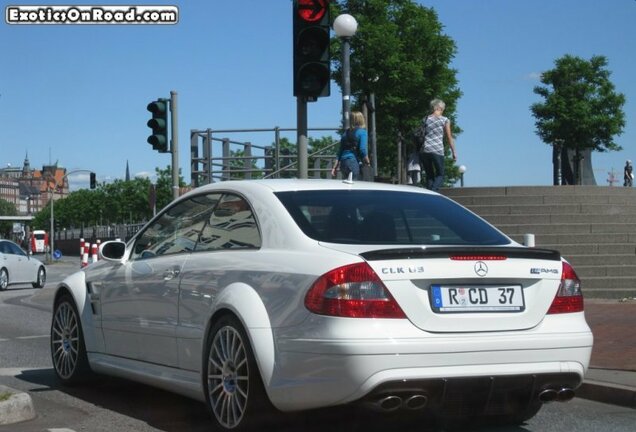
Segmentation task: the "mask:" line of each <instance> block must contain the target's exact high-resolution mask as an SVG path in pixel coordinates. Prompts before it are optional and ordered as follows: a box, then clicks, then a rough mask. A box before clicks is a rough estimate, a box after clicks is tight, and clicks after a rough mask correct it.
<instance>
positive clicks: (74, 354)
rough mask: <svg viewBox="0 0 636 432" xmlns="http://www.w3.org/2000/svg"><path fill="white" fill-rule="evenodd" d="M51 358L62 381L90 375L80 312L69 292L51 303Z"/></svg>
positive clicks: (69, 382) (80, 379) (82, 379)
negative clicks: (53, 303) (52, 305)
mask: <svg viewBox="0 0 636 432" xmlns="http://www.w3.org/2000/svg"><path fill="white" fill-rule="evenodd" d="M51 360H52V361H53V369H54V370H55V374H56V375H57V377H58V378H59V380H60V381H62V383H63V384H64V385H69V386H72V385H76V384H80V383H82V382H85V381H86V380H88V379H89V378H90V377H91V375H92V372H91V369H90V367H89V365H88V357H87V356H86V345H85V343H84V332H83V331H82V323H81V321H80V316H79V313H78V312H77V307H76V306H75V302H74V301H73V298H72V297H71V295H70V294H68V293H66V294H63V295H62V296H60V298H59V299H57V301H56V302H55V306H54V307H53V318H52V320H51Z"/></svg>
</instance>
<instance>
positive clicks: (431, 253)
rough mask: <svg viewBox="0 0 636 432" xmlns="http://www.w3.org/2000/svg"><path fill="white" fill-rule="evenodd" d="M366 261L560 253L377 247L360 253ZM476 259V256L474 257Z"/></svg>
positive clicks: (553, 255)
mask: <svg viewBox="0 0 636 432" xmlns="http://www.w3.org/2000/svg"><path fill="white" fill-rule="evenodd" d="M360 256H361V257H362V258H364V259H365V260H367V261H382V260H391V259H418V258H450V257H451V256H452V257H459V258H461V257H466V258H467V259H470V257H488V256H499V257H506V258H526V259H542V260H548V261H561V254H560V253H559V252H558V251H555V250H551V249H537V248H526V247H493V246H490V247H489V246H485V247H480V246H469V247H466V246H443V247H421V248H399V249H378V250H374V251H369V252H364V253H361V254H360ZM476 259H477V258H476Z"/></svg>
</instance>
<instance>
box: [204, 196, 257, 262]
mask: <svg viewBox="0 0 636 432" xmlns="http://www.w3.org/2000/svg"><path fill="white" fill-rule="evenodd" d="M259 247H261V235H260V233H259V231H258V227H257V226H256V220H255V219H254V214H253V213H252V209H251V208H250V205H249V204H248V203H247V201H245V199H243V198H241V197H239V196H237V195H231V194H225V195H223V198H222V199H221V201H219V204H218V205H217V207H216V208H215V209H214V211H213V212H212V213H210V215H209V218H208V220H207V223H206V224H205V227H204V228H203V232H202V233H201V237H200V239H199V243H197V247H196V250H197V251H213V250H220V249H257V248H259Z"/></svg>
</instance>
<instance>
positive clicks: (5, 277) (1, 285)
mask: <svg viewBox="0 0 636 432" xmlns="http://www.w3.org/2000/svg"><path fill="white" fill-rule="evenodd" d="M8 286H9V274H8V273H7V270H6V269H1V270H0V291H4V290H6V289H7V287H8Z"/></svg>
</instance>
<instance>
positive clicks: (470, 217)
mask: <svg viewBox="0 0 636 432" xmlns="http://www.w3.org/2000/svg"><path fill="white" fill-rule="evenodd" d="M276 196H277V197H278V199H279V200H280V201H281V202H282V203H283V205H284V206H285V207H286V208H287V211H289V213H290V214H291V216H292V217H293V218H294V220H295V221H296V223H297V224H298V226H299V227H300V228H301V229H302V230H303V232H304V233H305V234H306V235H307V236H309V237H311V238H313V239H315V240H319V241H324V242H330V243H345V244H414V245H506V244H510V240H509V239H508V238H507V237H506V236H504V235H502V234H501V233H500V232H499V231H497V230H496V229H495V228H493V227H492V226H491V225H490V224H488V223H486V222H484V221H483V220H481V219H480V218H478V217H477V216H475V215H474V214H472V213H471V212H469V211H467V210H466V209H464V208H463V207H461V206H460V205H459V204H457V203H455V202H454V201H451V200H449V199H447V198H445V197H443V196H438V195H426V194H421V193H411V192H395V191H369V190H364V191H356V190H349V191H347V190H337V191H334V190H331V191H294V192H278V193H276Z"/></svg>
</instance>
